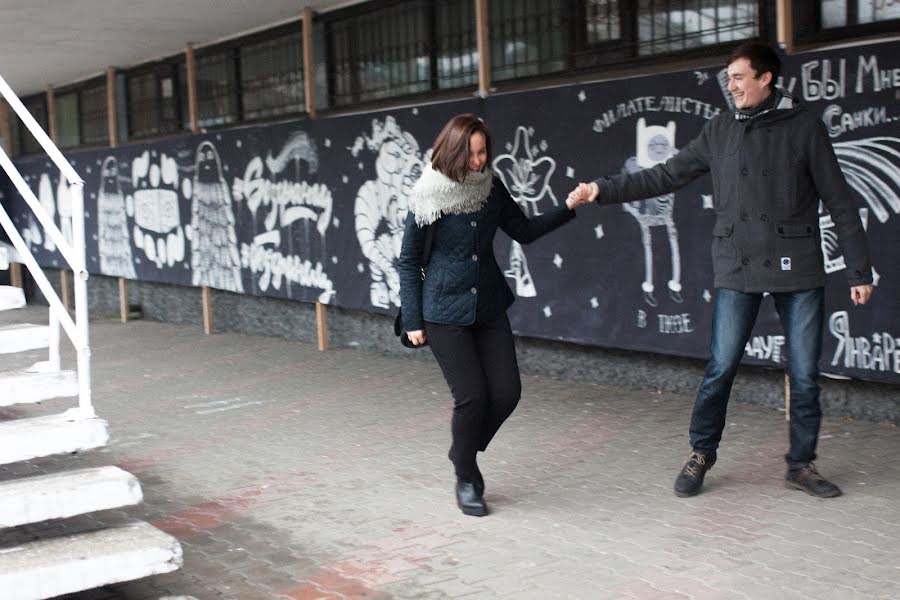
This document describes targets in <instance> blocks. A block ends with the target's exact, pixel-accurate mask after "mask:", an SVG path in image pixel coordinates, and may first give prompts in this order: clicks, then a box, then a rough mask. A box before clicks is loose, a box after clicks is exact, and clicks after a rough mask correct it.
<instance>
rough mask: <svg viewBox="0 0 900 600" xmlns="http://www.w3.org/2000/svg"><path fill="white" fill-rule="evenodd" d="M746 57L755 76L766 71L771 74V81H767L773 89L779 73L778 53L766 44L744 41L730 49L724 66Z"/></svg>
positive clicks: (759, 75) (757, 76) (779, 60)
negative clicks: (729, 54)
mask: <svg viewBox="0 0 900 600" xmlns="http://www.w3.org/2000/svg"><path fill="white" fill-rule="evenodd" d="M741 58H746V59H747V60H748V61H750V67H751V68H752V69H753V70H754V71H756V78H757V79H759V78H760V77H761V76H762V74H763V73H765V72H766V71H768V72H769V73H771V74H772V81H771V82H770V83H769V89H771V90H774V89H775V82H776V81H777V80H778V76H779V75H781V59H780V58H778V54H776V53H775V51H774V50H773V49H772V47H771V46H769V45H768V44H763V43H760V42H745V43H743V44H741V45H740V46H738V47H737V48H735V49H734V50H732V51H731V56H730V57H728V63H726V65H725V66H726V67H727V66H728V65H730V64H731V63H733V62H734V61H736V60H739V59H741Z"/></svg>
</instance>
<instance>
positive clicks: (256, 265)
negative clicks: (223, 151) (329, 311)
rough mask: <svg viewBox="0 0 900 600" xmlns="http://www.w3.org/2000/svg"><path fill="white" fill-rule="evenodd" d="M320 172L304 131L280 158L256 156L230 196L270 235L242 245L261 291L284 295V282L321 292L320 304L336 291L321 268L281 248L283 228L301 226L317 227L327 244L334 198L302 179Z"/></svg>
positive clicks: (243, 260)
mask: <svg viewBox="0 0 900 600" xmlns="http://www.w3.org/2000/svg"><path fill="white" fill-rule="evenodd" d="M291 167H293V169H291ZM318 168H319V155H318V151H317V149H316V146H315V143H314V142H313V140H312V139H310V137H309V136H308V135H307V134H306V132H303V131H300V132H297V133H294V134H293V135H291V136H290V138H289V139H288V141H287V142H286V143H285V145H284V147H283V148H282V149H281V151H280V152H279V153H278V155H277V156H274V157H273V156H272V155H271V153H270V154H269V155H268V156H267V157H266V158H265V160H263V159H262V158H261V157H258V156H257V157H254V158H253V159H251V160H250V162H249V163H248V164H247V168H246V170H245V171H244V176H243V178H235V180H234V184H233V186H232V192H233V194H234V200H235V202H240V201H243V202H245V203H246V205H247V209H248V210H249V211H250V212H251V213H252V214H253V215H254V217H256V216H259V217H262V221H263V226H264V227H265V230H266V231H265V232H264V233H261V234H258V235H256V236H255V237H254V238H253V242H252V243H251V244H247V243H242V244H241V250H240V257H241V265H242V266H243V267H244V268H245V269H249V270H250V272H251V273H252V274H253V275H254V276H258V279H257V285H258V286H259V289H260V290H262V291H266V290H268V289H269V288H270V287H272V288H274V289H276V290H280V289H281V286H282V283H283V282H284V281H286V282H288V283H289V284H298V285H301V286H305V287H312V288H317V289H320V290H322V293H321V294H320V295H319V302H321V303H323V304H327V303H328V302H330V301H331V298H332V297H333V296H334V294H335V291H334V285H333V283H332V281H331V279H330V278H329V277H328V275H327V274H326V273H325V272H324V268H323V265H322V263H321V262H319V261H317V262H315V263H313V261H312V260H310V259H309V258H303V257H300V256H295V255H292V254H291V253H290V251H289V249H285V248H283V247H282V232H281V228H284V227H288V226H290V225H292V224H294V223H296V222H298V221H300V222H302V223H303V225H304V228H308V227H309V225H310V224H315V228H314V231H316V232H317V233H318V235H319V237H320V238H321V239H322V242H323V244H324V238H325V234H326V232H327V230H328V227H329V226H330V224H331V221H332V219H331V215H332V213H333V211H334V199H333V198H332V195H331V191H330V190H329V189H328V188H327V187H326V186H325V185H323V184H320V183H309V182H307V181H304V180H303V177H304V172H305V173H308V174H313V173H315V172H316V171H317V170H318ZM266 171H268V173H267V172H266ZM282 178H284V179H282ZM308 237H309V232H308V231H307V238H308ZM305 247H310V244H309V243H307V244H306V245H305ZM285 252H286V253H285ZM288 292H290V287H288Z"/></svg>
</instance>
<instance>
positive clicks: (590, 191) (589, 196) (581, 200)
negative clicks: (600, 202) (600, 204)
mask: <svg viewBox="0 0 900 600" xmlns="http://www.w3.org/2000/svg"><path fill="white" fill-rule="evenodd" d="M599 194H600V188H599V187H598V186H597V184H596V183H594V182H591V183H579V184H578V187H576V188H575V189H574V190H572V191H571V192H569V196H568V197H567V198H566V206H568V207H569V210H573V209H575V208H576V207H578V206H582V205H584V204H588V203H590V202H593V201H594V200H596V199H597V196H598V195H599Z"/></svg>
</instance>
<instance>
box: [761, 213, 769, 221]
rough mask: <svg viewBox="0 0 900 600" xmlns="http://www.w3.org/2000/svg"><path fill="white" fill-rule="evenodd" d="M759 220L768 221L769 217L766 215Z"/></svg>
mask: <svg viewBox="0 0 900 600" xmlns="http://www.w3.org/2000/svg"><path fill="white" fill-rule="evenodd" d="M759 220H760V221H768V220H769V215H766V214H763V215H760V217H759Z"/></svg>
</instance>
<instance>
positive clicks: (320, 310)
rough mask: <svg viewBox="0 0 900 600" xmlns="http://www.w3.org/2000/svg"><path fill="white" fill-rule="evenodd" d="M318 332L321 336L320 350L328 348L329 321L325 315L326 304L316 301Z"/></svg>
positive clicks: (319, 336)
mask: <svg viewBox="0 0 900 600" xmlns="http://www.w3.org/2000/svg"><path fill="white" fill-rule="evenodd" d="M316 332H317V334H318V338H319V352H325V351H326V350H328V322H327V320H326V317H325V305H324V304H322V303H321V302H316Z"/></svg>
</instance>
